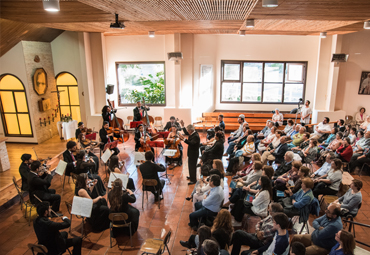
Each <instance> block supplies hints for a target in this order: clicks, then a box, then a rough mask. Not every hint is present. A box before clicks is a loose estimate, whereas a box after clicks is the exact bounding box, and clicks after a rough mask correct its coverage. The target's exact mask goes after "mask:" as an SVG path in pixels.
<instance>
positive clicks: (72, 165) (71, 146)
mask: <svg viewBox="0 0 370 255" xmlns="http://www.w3.org/2000/svg"><path fill="white" fill-rule="evenodd" d="M76 151H77V143H75V142H74V141H68V142H67V150H65V151H64V152H63V160H64V161H65V162H66V163H67V168H66V170H65V175H66V176H71V172H74V171H75V170H76V158H75V156H74V155H73V154H74V153H76Z"/></svg>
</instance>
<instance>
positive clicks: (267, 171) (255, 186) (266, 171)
mask: <svg viewBox="0 0 370 255" xmlns="http://www.w3.org/2000/svg"><path fill="white" fill-rule="evenodd" d="M261 176H266V177H267V178H269V180H270V181H271V185H272V183H273V180H272V177H273V176H274V169H273V168H272V166H267V165H266V166H263V168H262V175H261ZM260 179H261V177H260ZM245 190H246V191H247V194H251V195H253V196H255V195H256V194H257V193H258V192H259V191H260V190H261V185H259V179H258V180H257V181H255V182H252V183H251V184H249V185H248V186H247V187H246V188H245Z"/></svg>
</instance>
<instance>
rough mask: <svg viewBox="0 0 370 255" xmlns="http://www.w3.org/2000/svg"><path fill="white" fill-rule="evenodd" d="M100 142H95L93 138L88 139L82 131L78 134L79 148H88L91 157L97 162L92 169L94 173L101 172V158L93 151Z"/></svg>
mask: <svg viewBox="0 0 370 255" xmlns="http://www.w3.org/2000/svg"><path fill="white" fill-rule="evenodd" d="M99 145H100V143H96V142H93V141H91V140H88V139H86V136H85V134H84V133H81V134H79V135H78V143H77V148H79V149H83V150H87V151H88V155H89V157H92V159H93V160H94V163H95V167H94V169H93V170H92V173H94V174H97V173H98V172H99V158H98V157H97V156H96V155H95V154H94V153H92V150H93V149H94V148H95V147H98V146H99Z"/></svg>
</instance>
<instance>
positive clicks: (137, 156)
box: [134, 151, 145, 166]
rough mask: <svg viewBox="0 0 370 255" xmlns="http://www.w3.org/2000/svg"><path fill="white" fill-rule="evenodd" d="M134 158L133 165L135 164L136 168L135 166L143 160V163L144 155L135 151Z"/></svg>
mask: <svg viewBox="0 0 370 255" xmlns="http://www.w3.org/2000/svg"><path fill="white" fill-rule="evenodd" d="M134 155H135V158H134V164H135V166H137V165H141V162H140V161H141V160H143V161H145V154H144V152H138V151H136V152H135V154H134Z"/></svg>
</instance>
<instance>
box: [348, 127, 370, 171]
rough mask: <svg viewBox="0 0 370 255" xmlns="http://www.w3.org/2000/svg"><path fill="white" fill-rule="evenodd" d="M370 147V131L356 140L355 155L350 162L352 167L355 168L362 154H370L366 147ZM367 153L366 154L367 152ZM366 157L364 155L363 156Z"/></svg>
mask: <svg viewBox="0 0 370 255" xmlns="http://www.w3.org/2000/svg"><path fill="white" fill-rule="evenodd" d="M368 148H370V131H368V132H366V133H365V136H364V137H362V138H361V139H360V140H358V141H357V142H356V145H355V146H354V147H353V155H352V157H351V160H350V162H349V165H350V169H351V170H354V165H355V161H356V160H357V159H358V158H359V157H360V156H365V157H366V155H367V154H368V152H367V153H366V152H365V151H366V149H368ZM365 153H366V154H365ZM361 158H364V157H361Z"/></svg>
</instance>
